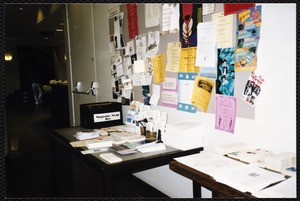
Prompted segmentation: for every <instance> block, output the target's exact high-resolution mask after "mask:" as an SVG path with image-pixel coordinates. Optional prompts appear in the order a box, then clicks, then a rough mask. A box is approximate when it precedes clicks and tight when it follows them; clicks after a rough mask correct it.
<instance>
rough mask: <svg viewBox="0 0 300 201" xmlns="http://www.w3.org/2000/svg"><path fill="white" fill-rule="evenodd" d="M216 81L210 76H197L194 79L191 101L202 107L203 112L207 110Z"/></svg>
mask: <svg viewBox="0 0 300 201" xmlns="http://www.w3.org/2000/svg"><path fill="white" fill-rule="evenodd" d="M213 88H214V82H213V81H212V80H210V79H209V78H206V77H202V76H196V77H195V81H194V87H193V93H192V99H191V103H192V104H193V105H195V106H196V107H198V108H200V109H201V110H202V111H203V112H206V111H207V108H208V105H209V102H210V97H211V93H212V90H213Z"/></svg>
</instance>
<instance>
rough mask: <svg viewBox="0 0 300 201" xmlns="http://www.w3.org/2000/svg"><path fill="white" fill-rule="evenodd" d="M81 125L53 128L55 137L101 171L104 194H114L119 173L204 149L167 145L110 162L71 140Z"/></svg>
mask: <svg viewBox="0 0 300 201" xmlns="http://www.w3.org/2000/svg"><path fill="white" fill-rule="evenodd" d="M82 129H83V128H81V127H71V128H60V129H53V132H52V133H53V137H54V138H55V139H56V140H57V141H59V142H60V143H63V144H64V145H66V146H67V147H69V148H70V149H71V150H73V151H74V152H75V153H77V155H78V156H79V157H81V158H82V159H83V160H84V161H86V162H87V163H89V164H90V165H91V166H93V167H95V168H96V169H97V170H99V171H100V173H101V175H102V178H101V179H102V181H103V189H101V190H102V192H103V196H105V197H111V196H113V178H114V177H115V176H118V175H124V174H132V173H135V172H140V171H144V170H148V169H151V168H155V167H159V166H162V165H167V164H169V162H170V161H172V160H173V158H176V157H181V156H186V155H190V154H196V153H199V152H200V151H202V150H203V147H199V148H195V149H191V150H186V151H182V150H179V149H176V148H173V147H169V146H166V149H165V150H161V151H155V152H150V153H140V152H137V153H135V154H130V155H123V156H121V155H118V156H119V157H121V158H122V160H123V161H122V162H121V163H114V164H109V163H107V162H106V161H105V160H103V159H102V158H101V157H100V156H99V155H100V153H93V154H87V155H83V154H82V153H81V151H82V150H84V149H86V148H81V147H80V148H74V147H72V146H71V145H70V142H72V141H76V140H77V139H76V138H75V137H74V135H75V134H76V132H77V131H80V130H82ZM108 152H110V151H108Z"/></svg>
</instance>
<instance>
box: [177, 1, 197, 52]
mask: <svg viewBox="0 0 300 201" xmlns="http://www.w3.org/2000/svg"><path fill="white" fill-rule="evenodd" d="M179 11H180V17H179V29H180V30H179V33H180V42H181V47H182V48H185V47H194V46H197V25H198V23H199V22H202V4H195V3H182V4H180V8H179Z"/></svg>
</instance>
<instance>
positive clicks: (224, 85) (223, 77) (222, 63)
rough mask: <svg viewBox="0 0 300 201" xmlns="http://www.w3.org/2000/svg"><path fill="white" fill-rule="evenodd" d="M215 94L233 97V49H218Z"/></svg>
mask: <svg viewBox="0 0 300 201" xmlns="http://www.w3.org/2000/svg"><path fill="white" fill-rule="evenodd" d="M217 78H218V79H217V80H216V94H222V95H226V96H234V80H235V72H234V48H221V49H218V67H217Z"/></svg>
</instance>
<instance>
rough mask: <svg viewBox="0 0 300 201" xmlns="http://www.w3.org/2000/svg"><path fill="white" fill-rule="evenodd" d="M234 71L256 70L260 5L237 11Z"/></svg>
mask: <svg viewBox="0 0 300 201" xmlns="http://www.w3.org/2000/svg"><path fill="white" fill-rule="evenodd" d="M236 16H237V33H236V38H237V41H236V49H235V58H236V59H235V64H234V66H235V71H236V72H237V71H246V70H256V67H257V47H258V43H259V39H260V26H261V6H255V7H252V8H250V9H246V10H241V11H239V12H238V13H237V15H236Z"/></svg>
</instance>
